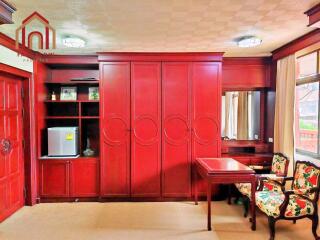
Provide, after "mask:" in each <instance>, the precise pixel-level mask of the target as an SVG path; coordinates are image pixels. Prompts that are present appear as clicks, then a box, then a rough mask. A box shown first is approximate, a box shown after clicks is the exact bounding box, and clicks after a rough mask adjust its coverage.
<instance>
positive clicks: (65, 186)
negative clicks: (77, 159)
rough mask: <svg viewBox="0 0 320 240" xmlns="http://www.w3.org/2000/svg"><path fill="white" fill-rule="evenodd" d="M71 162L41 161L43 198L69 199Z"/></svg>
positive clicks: (41, 193)
mask: <svg viewBox="0 0 320 240" xmlns="http://www.w3.org/2000/svg"><path fill="white" fill-rule="evenodd" d="M69 167H70V164H69V161H66V160H51V159H50V160H41V161H40V185H41V189H40V195H41V197H68V196H69V192H70V189H69V188H70V184H69Z"/></svg>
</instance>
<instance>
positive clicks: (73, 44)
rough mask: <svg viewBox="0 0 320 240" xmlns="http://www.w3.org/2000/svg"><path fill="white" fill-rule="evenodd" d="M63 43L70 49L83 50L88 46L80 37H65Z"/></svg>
mask: <svg viewBox="0 0 320 240" xmlns="http://www.w3.org/2000/svg"><path fill="white" fill-rule="evenodd" d="M62 43H63V45H65V46H66V47H69V48H83V47H84V46H85V45H86V42H85V41H84V40H83V39H81V38H78V37H65V38H64V39H62Z"/></svg>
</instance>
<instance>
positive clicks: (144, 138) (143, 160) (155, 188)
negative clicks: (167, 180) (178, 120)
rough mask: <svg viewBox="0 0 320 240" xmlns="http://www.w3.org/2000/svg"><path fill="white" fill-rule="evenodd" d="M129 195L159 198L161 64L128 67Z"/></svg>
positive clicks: (138, 64)
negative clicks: (129, 99)
mask: <svg viewBox="0 0 320 240" xmlns="http://www.w3.org/2000/svg"><path fill="white" fill-rule="evenodd" d="M131 106H132V108H131V126H132V133H131V195H132V196H133V197H141V196H143V197H160V171H161V63H159V62H152V63H149V62H133V63H131Z"/></svg>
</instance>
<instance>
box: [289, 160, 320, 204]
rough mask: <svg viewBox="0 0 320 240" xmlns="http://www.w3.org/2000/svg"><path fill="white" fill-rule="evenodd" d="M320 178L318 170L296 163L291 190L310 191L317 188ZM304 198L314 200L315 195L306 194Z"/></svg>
mask: <svg viewBox="0 0 320 240" xmlns="http://www.w3.org/2000/svg"><path fill="white" fill-rule="evenodd" d="M319 176H320V170H319V169H317V168H315V167H313V166H310V165H307V164H305V163H303V162H302V163H297V166H296V169H295V174H294V181H293V186H292V188H293V190H297V189H310V188H313V187H317V186H318V180H319ZM305 196H306V197H309V198H311V199H314V197H315V194H314V193H312V194H306V195H305Z"/></svg>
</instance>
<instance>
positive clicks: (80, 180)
mask: <svg viewBox="0 0 320 240" xmlns="http://www.w3.org/2000/svg"><path fill="white" fill-rule="evenodd" d="M98 161H99V160H98V159H97V158H78V159H72V160H65V159H64V160H56V159H54V160H53V159H46V160H41V161H40V196H41V197H44V198H50V197H96V196H98V194H99V189H98V186H99V185H98V176H99V175H98Z"/></svg>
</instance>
